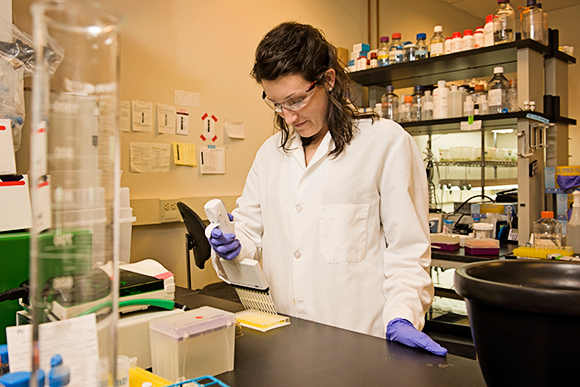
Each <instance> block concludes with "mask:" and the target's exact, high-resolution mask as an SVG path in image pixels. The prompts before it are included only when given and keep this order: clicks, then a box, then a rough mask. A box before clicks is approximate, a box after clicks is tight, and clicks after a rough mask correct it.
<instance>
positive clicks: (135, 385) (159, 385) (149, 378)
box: [129, 367, 173, 387]
mask: <svg viewBox="0 0 580 387" xmlns="http://www.w3.org/2000/svg"><path fill="white" fill-rule="evenodd" d="M145 382H151V385H152V386H151V387H164V386H170V385H172V384H173V383H172V382H170V381H169V380H167V379H164V378H162V377H160V376H157V375H155V374H153V373H151V372H149V371H147V370H145V369H143V368H141V367H132V368H129V387H141V386H142V385H143V383H145Z"/></svg>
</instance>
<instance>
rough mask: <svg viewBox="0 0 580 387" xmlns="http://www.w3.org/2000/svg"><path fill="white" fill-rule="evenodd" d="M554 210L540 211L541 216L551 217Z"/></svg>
mask: <svg viewBox="0 0 580 387" xmlns="http://www.w3.org/2000/svg"><path fill="white" fill-rule="evenodd" d="M553 217H554V211H542V218H553Z"/></svg>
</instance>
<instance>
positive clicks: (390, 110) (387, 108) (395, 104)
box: [381, 85, 399, 121]
mask: <svg viewBox="0 0 580 387" xmlns="http://www.w3.org/2000/svg"><path fill="white" fill-rule="evenodd" d="M386 91H387V92H386V93H385V94H383V96H382V97H381V102H382V104H383V117H384V118H388V119H389V120H393V121H398V120H399V96H398V95H397V94H395V93H394V88H393V86H392V85H388V86H387V87H386Z"/></svg>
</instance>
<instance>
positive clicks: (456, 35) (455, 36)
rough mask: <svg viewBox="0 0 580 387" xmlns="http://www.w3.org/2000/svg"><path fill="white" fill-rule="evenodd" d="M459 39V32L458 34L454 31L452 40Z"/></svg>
mask: <svg viewBox="0 0 580 387" xmlns="http://www.w3.org/2000/svg"><path fill="white" fill-rule="evenodd" d="M460 37H461V32H459V31H456V32H454V33H453V38H454V39H455V38H460Z"/></svg>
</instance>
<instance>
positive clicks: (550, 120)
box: [351, 30, 576, 243]
mask: <svg viewBox="0 0 580 387" xmlns="http://www.w3.org/2000/svg"><path fill="white" fill-rule="evenodd" d="M557 40H558V33H557V31H552V30H551V42H552V43H551V44H550V46H544V45H542V44H540V43H538V42H536V41H533V40H531V39H526V40H518V41H515V42H510V43H505V44H501V45H497V46H490V47H482V48H478V49H473V50H469V51H462V52H458V53H453V54H447V55H443V56H438V57H433V58H427V59H420V60H417V61H413V62H403V63H397V64H393V65H389V66H385V67H379V68H373V69H367V70H362V71H357V72H353V73H352V74H351V75H352V78H353V79H354V81H355V82H356V83H357V84H359V85H360V92H361V94H362V95H361V101H362V106H364V107H374V106H375V104H376V103H378V102H380V101H381V96H382V94H384V90H385V86H386V85H393V86H394V88H395V90H397V89H402V88H412V87H414V86H415V85H423V86H426V85H435V84H437V81H439V80H445V81H447V82H457V81H465V80H469V79H474V78H475V79H477V78H482V79H486V80H488V81H489V79H491V78H492V76H493V69H494V67H497V66H501V67H503V68H504V74H515V78H514V79H516V80H517V105H518V107H519V108H520V109H521V108H522V107H523V106H524V101H535V103H536V109H535V111H533V112H530V111H521V110H520V111H516V112H511V113H505V114H487V115H481V116H475V117H474V121H475V123H476V125H478V124H479V121H480V123H481V127H480V128H478V127H477V126H475V129H474V130H462V126H463V129H472V128H474V126H468V125H466V124H467V122H466V121H467V117H457V118H446V119H436V120H426V121H418V122H407V123H402V124H401V125H402V126H403V127H404V128H405V129H406V130H407V131H408V132H409V133H410V134H411V135H412V136H427V137H428V141H426V144H427V148H428V149H429V148H430V146H431V138H432V137H433V136H434V135H438V136H439V135H441V136H446V135H457V134H459V133H474V132H475V133H478V134H479V136H477V140H476V143H475V144H471V145H474V146H475V147H476V149H479V151H481V156H479V157H476V158H475V160H465V161H453V162H451V161H445V160H441V159H440V158H438V155H434V156H435V157H434V162H435V163H437V165H438V166H442V167H445V168H450V167H464V168H469V169H471V170H473V169H474V168H475V169H478V170H479V178H478V179H476V180H477V186H481V189H482V194H484V193H485V187H486V186H491V185H495V184H497V183H504V184H506V183H507V184H510V183H517V186H518V211H517V212H518V220H519V235H521V236H524V237H521V238H520V243H524V242H525V241H526V240H527V236H528V235H529V234H530V231H531V226H532V223H533V222H534V221H535V220H536V219H538V218H539V217H540V212H541V211H542V210H544V209H545V208H548V209H550V208H551V204H550V203H546V202H545V195H544V180H543V171H544V167H546V166H562V165H568V126H569V125H575V124H576V120H574V119H571V118H568V117H567V116H568V68H567V67H568V64H572V63H576V59H575V58H574V57H571V56H569V55H567V54H565V53H563V52H560V51H558V50H557V47H558V43H557ZM553 47H556V49H553ZM544 95H551V96H559V102H560V105H559V115H558V116H556V117H554V116H552V115H551V114H550V115H549V114H544V106H543V100H544ZM462 123H463V125H462ZM508 128H509V129H513V133H511V134H509V135H510V136H513V138H512V139H511V141H513V143H514V144H515V149H514V151H515V153H516V155H517V158H514V160H512V161H503V160H502V161H498V160H490V158H489V156H487V157H486V154H485V149H486V146H489V144H490V141H491V140H490V139H491V138H492V136H493V133H494V132H497V130H498V129H508ZM473 138H474V137H473V136H471V137H469V139H470V141H473ZM429 150H430V149H429ZM422 151H423V149H422ZM504 168H506V169H511V170H514V171H515V173H514V174H513V177H512V178H511V179H510V178H508V179H505V180H504V181H502V180H501V179H499V180H497V181H496V180H494V178H495V177H497V174H498V172H497V171H498V170H501V169H504ZM494 176H495V177H494ZM469 182H471V183H473V179H471V180H469ZM445 183H448V184H460V182H457V181H452V180H450V181H448V182H445ZM464 188H465V187H464Z"/></svg>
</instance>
